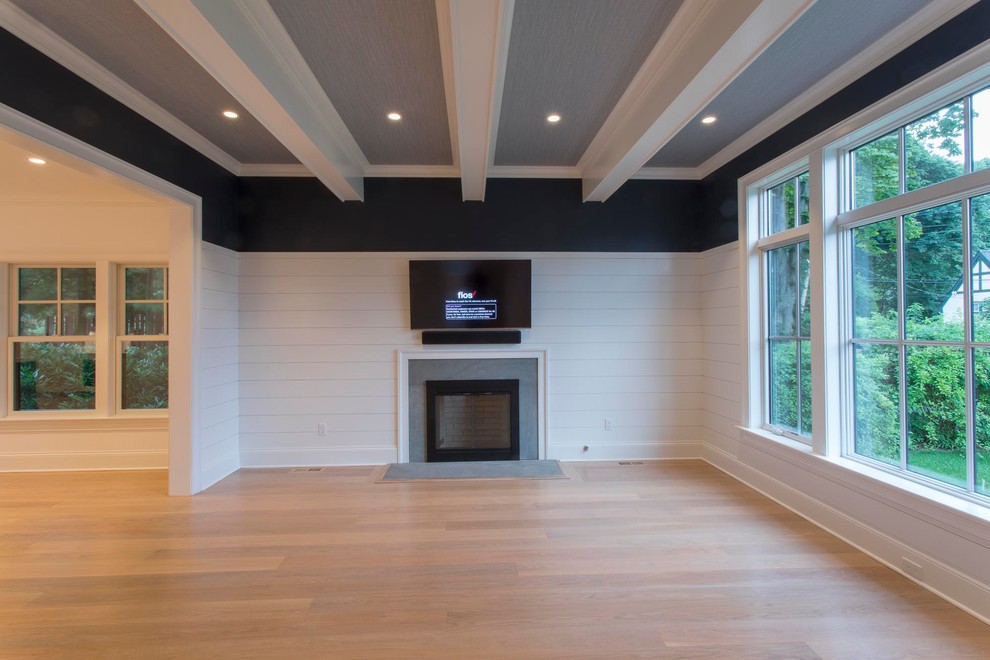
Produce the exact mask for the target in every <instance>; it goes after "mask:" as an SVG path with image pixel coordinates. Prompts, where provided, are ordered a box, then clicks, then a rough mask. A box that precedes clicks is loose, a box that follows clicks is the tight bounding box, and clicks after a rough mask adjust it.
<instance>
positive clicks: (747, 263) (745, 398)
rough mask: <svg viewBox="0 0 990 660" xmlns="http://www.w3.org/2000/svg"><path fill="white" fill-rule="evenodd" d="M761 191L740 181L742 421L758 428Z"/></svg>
mask: <svg viewBox="0 0 990 660" xmlns="http://www.w3.org/2000/svg"><path fill="white" fill-rule="evenodd" d="M761 197H763V193H762V192H760V191H757V190H756V189H754V188H748V189H747V188H746V187H745V186H744V185H743V184H742V183H741V182H740V184H739V200H740V207H741V208H740V209H739V212H740V214H741V216H743V217H745V218H746V221H745V222H741V223H740V224H739V245H740V250H739V258H740V264H739V267H740V269H741V274H742V282H741V284H742V286H740V294H741V297H742V305H743V307H742V309H745V310H751V313H749V314H746V315H744V317H743V327H742V342H743V345H742V349H743V350H742V355H741V358H742V374H743V387H742V392H741V394H742V402H741V405H742V423H743V425H745V426H748V427H753V428H757V427H759V426H760V425H761V424H762V423H763V420H764V419H766V410H765V408H766V404H767V398H768V397H767V391H768V389H769V388H768V387H767V383H766V377H765V375H764V372H765V371H766V370H765V369H764V368H763V365H764V364H766V361H767V343H766V342H765V341H764V339H763V337H764V329H765V327H766V321H765V318H766V316H767V309H766V301H765V300H764V296H763V295H762V292H761V290H760V286H761V283H762V282H763V280H764V278H765V277H766V275H765V273H764V272H763V271H764V269H765V265H766V257H765V256H764V254H763V252H762V251H761V250H760V249H759V247H758V246H757V243H758V241H759V239H760V225H761V223H762V222H763V213H762V210H763V203H762V200H761Z"/></svg>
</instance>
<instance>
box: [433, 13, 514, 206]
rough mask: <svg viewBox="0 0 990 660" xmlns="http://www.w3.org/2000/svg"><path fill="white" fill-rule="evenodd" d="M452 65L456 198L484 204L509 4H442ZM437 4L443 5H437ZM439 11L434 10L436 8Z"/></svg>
mask: <svg viewBox="0 0 990 660" xmlns="http://www.w3.org/2000/svg"><path fill="white" fill-rule="evenodd" d="M448 2H449V12H450V35H451V46H452V51H453V60H454V67H453V69H454V98H455V101H456V112H455V113H454V116H455V117H456V121H457V131H458V136H457V145H458V151H459V154H460V158H459V162H460V170H461V196H462V198H463V199H464V201H468V200H478V201H484V199H485V177H486V175H487V173H488V163H489V162H490V158H491V155H490V152H491V150H492V148H493V146H494V144H493V143H492V142H491V138H492V123H493V117H494V114H495V97H496V94H497V83H498V80H499V75H498V74H499V71H498V69H499V66H498V63H499V54H500V52H501V51H502V50H504V49H507V47H508V35H507V31H505V30H502V29H501V26H502V25H503V24H504V23H505V22H506V20H508V22H509V23H510V24H511V20H512V19H511V12H512V8H513V7H512V3H511V2H506V1H504V0H502V1H500V0H448ZM440 4H443V3H440ZM438 9H439V5H438Z"/></svg>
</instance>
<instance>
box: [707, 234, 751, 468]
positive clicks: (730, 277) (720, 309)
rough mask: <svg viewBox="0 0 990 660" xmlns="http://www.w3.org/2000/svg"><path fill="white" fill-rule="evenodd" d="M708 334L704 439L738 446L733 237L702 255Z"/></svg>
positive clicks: (738, 346) (738, 339) (736, 263)
mask: <svg viewBox="0 0 990 660" xmlns="http://www.w3.org/2000/svg"><path fill="white" fill-rule="evenodd" d="M698 267H699V272H698V274H699V277H700V279H701V296H700V298H701V301H700V304H701V322H702V329H703V336H704V338H705V367H704V374H705V382H704V389H705V421H704V424H705V430H706V436H705V439H706V441H707V442H708V443H709V444H710V445H712V446H714V447H717V448H719V449H723V450H726V449H729V448H732V449H733V450H734V449H735V443H736V439H737V438H738V436H739V431H738V430H737V428H736V427H737V426H738V425H739V422H740V419H741V416H742V403H741V387H742V385H741V383H742V372H741V366H740V363H741V360H740V351H741V350H742V341H741V328H740V325H739V324H740V308H739V304H740V298H739V296H740V295H741V292H740V289H739V247H738V243H730V244H728V245H722V246H720V247H717V248H714V249H711V250H708V251H706V252H702V253H701V254H699V255H698Z"/></svg>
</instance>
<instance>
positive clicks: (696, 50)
mask: <svg viewBox="0 0 990 660" xmlns="http://www.w3.org/2000/svg"><path fill="white" fill-rule="evenodd" d="M813 3H814V0H685V2H684V4H683V5H682V6H681V9H680V10H679V11H678V12H677V14H676V15H675V16H674V19H673V20H672V21H671V24H670V25H669V26H668V27H667V29H666V30H665V31H664V33H663V35H662V36H661V38H660V40H659V41H658V42H657V45H656V47H655V48H654V49H653V51H652V52H651V53H650V55H649V56H648V57H647V59H646V62H645V63H644V64H643V66H642V67H641V68H640V70H639V72H638V73H637V74H636V76H635V77H634V78H633V81H632V83H630V85H629V88H628V89H626V91H625V93H624V94H623V95H622V98H621V99H620V100H619V103H618V104H616V107H615V108H614V109H613V110H612V112H611V114H610V115H609V117H608V119H606V120H605V123H604V124H603V125H602V128H601V130H599V132H598V134H597V135H596V136H595V139H594V140H592V142H591V145H590V146H589V147H588V150H587V151H586V152H585V154H584V155H583V156H582V157H581V160H580V161H579V162H578V168H579V169H580V170H581V172H582V194H583V197H584V200H585V201H599V202H603V201H605V200H606V199H608V198H609V196H610V195H611V194H612V193H614V192H615V191H616V190H618V188H619V186H621V185H622V184H623V183H625V182H626V181H627V180H628V179H630V178H631V177H632V176H633V175H635V174H636V172H637V171H638V170H639V169H640V168H641V167H642V166H643V165H644V164H645V163H646V162H647V161H648V160H649V159H650V158H652V157H653V155H654V154H655V153H656V152H657V151H659V150H660V148H661V147H663V146H664V145H665V144H667V142H669V141H670V140H671V139H672V138H673V137H674V136H675V135H677V133H678V132H679V131H680V130H681V129H682V128H683V127H684V126H685V125H686V124H687V123H688V122H689V121H691V120H692V119H693V118H694V117H695V116H696V115H697V114H698V112H700V111H701V110H702V109H704V107H705V106H706V105H707V104H708V103H709V102H710V101H711V100H712V99H714V98H715V96H717V95H718V93H719V92H721V91H722V90H723V89H725V88H726V87H727V86H728V85H729V83H731V82H732V81H733V80H734V79H735V78H736V76H737V75H739V73H740V72H742V71H743V70H744V69H745V68H746V67H747V66H749V65H750V64H751V63H752V62H753V60H754V59H756V57H757V56H759V54H760V53H762V52H763V51H764V50H765V49H766V48H767V46H769V45H770V44H771V43H773V41H774V40H775V39H776V38H777V37H779V36H780V35H781V34H782V33H783V32H784V30H786V29H787V28H788V27H789V26H790V25H791V24H792V23H793V22H794V21H795V20H797V19H798V17H800V16H801V14H802V13H804V12H805V11H806V10H807V9H808V7H810V6H811V5H812V4H813Z"/></svg>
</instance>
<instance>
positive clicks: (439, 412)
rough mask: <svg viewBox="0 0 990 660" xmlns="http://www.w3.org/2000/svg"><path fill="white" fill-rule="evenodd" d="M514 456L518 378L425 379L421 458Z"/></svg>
mask: <svg viewBox="0 0 990 660" xmlns="http://www.w3.org/2000/svg"><path fill="white" fill-rule="evenodd" d="M517 460H519V381H518V380H428V381H426V461H427V462H428V463H437V462H441V461H517Z"/></svg>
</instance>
